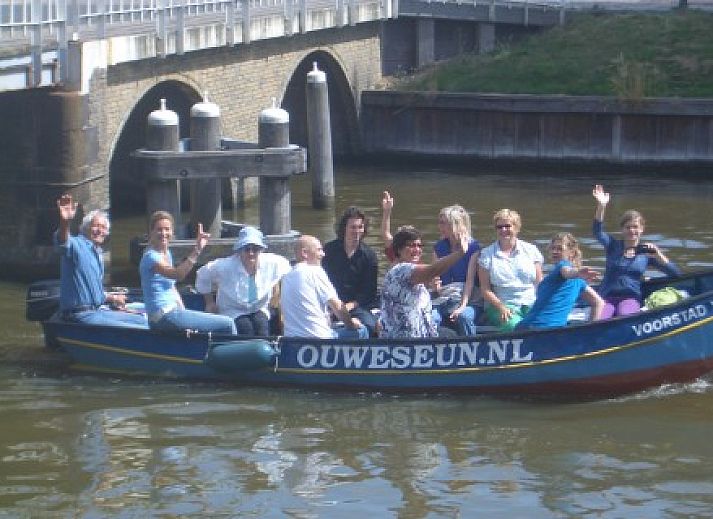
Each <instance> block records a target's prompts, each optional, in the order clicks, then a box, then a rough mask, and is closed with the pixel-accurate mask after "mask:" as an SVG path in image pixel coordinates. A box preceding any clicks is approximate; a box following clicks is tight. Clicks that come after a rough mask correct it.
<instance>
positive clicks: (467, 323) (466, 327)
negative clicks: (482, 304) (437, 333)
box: [432, 305, 477, 335]
mask: <svg viewBox="0 0 713 519" xmlns="http://www.w3.org/2000/svg"><path fill="white" fill-rule="evenodd" d="M456 308H457V306H455V305H441V306H434V307H433V311H432V316H433V322H434V323H435V324H436V326H448V327H450V328H455V329H456V331H457V332H458V335H475V317H476V314H477V312H476V308H475V307H474V306H471V305H468V306H466V307H465V308H464V309H463V311H462V312H461V313H460V314H459V315H458V317H457V318H456V320H455V322H452V321H451V320H450V319H449V318H448V316H450V315H451V313H452V312H453V310H455V309H456Z"/></svg>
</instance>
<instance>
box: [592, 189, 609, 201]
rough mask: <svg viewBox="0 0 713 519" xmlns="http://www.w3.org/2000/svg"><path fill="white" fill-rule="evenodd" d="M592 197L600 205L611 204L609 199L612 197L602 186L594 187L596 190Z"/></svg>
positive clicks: (593, 191)
mask: <svg viewBox="0 0 713 519" xmlns="http://www.w3.org/2000/svg"><path fill="white" fill-rule="evenodd" d="M592 196H593V197H594V199H595V200H596V201H597V203H599V205H607V204H608V203H609V199H610V198H611V196H610V195H609V193H606V192H605V191H604V186H602V185H601V184H597V185H595V186H594V189H593V190H592Z"/></svg>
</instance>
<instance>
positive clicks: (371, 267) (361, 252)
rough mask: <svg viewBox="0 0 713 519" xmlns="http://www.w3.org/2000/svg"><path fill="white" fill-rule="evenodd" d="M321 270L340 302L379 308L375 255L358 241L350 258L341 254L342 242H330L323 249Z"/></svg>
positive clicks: (344, 253) (377, 268) (342, 252)
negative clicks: (325, 273) (353, 302)
mask: <svg viewBox="0 0 713 519" xmlns="http://www.w3.org/2000/svg"><path fill="white" fill-rule="evenodd" d="M322 267H323V268H324V270H325V271H326V272H327V276H329V280H330V281H331V282H332V284H333V285H334V288H336V289H337V295H339V299H341V300H342V301H344V302H345V303H348V302H350V301H356V302H357V303H359V306H360V307H361V308H365V309H371V308H376V307H377V306H378V300H377V295H376V277H377V275H378V272H379V266H378V262H377V260H376V253H375V252H374V251H373V250H372V249H371V247H369V246H368V245H366V244H365V243H364V242H360V243H359V246H358V247H357V249H356V250H355V251H354V254H352V257H351V258H348V257H347V253H346V252H345V251H344V241H343V240H340V239H336V240H332V241H330V242H329V243H327V244H326V245H325V246H324V258H322Z"/></svg>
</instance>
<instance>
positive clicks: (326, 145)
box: [306, 62, 334, 209]
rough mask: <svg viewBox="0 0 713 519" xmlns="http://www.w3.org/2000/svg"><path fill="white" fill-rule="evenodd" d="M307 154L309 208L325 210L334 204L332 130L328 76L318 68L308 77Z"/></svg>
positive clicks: (314, 66) (315, 64) (315, 65)
mask: <svg viewBox="0 0 713 519" xmlns="http://www.w3.org/2000/svg"><path fill="white" fill-rule="evenodd" d="M306 90H307V96H306V97H307V141H308V144H307V153H308V156H309V173H310V175H312V207H314V208H315V209H324V208H325V207H329V206H331V205H333V204H334V166H333V165H332V130H331V126H330V122H329V95H328V92H327V75H326V74H325V73H324V72H322V71H321V70H319V69H318V68H317V63H316V62H315V63H314V65H313V68H312V71H311V72H309V73H308V74H307V89H306Z"/></svg>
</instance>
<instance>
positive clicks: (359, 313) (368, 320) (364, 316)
mask: <svg viewBox="0 0 713 519" xmlns="http://www.w3.org/2000/svg"><path fill="white" fill-rule="evenodd" d="M349 315H351V316H352V317H356V318H357V319H359V321H361V324H363V325H364V326H366V329H367V330H368V332H369V334H370V335H373V336H374V337H376V316H375V315H374V314H372V313H371V310H368V309H366V308H362V307H360V306H359V307H357V308H355V309H354V310H352V311H350V312H349Z"/></svg>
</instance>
